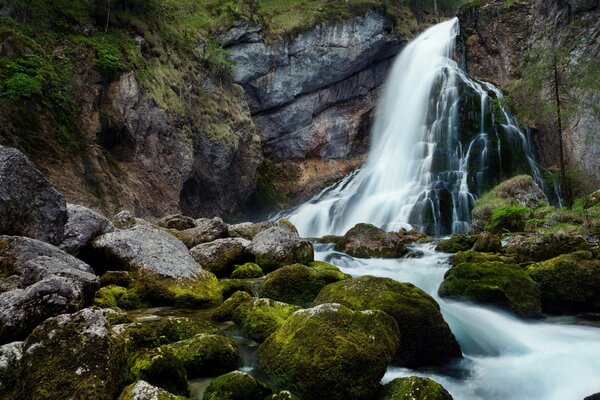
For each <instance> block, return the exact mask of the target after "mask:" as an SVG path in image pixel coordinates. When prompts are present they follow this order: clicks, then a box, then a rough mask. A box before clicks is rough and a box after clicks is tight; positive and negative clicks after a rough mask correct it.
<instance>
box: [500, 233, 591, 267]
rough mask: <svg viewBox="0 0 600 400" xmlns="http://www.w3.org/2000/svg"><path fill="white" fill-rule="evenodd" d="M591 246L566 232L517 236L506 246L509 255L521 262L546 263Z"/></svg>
mask: <svg viewBox="0 0 600 400" xmlns="http://www.w3.org/2000/svg"><path fill="white" fill-rule="evenodd" d="M588 248H589V244H588V243H587V241H586V239H585V238H584V237H583V236H581V235H574V234H569V233H564V232H554V233H549V234H532V235H517V236H514V237H512V238H511V239H510V240H509V242H508V243H507V244H506V246H504V248H503V249H504V251H505V252H506V254H508V255H512V256H514V257H515V258H516V259H517V260H518V261H520V262H528V261H544V260H549V259H551V258H554V257H556V256H559V255H561V254H567V253H572V252H575V251H579V250H587V249H588Z"/></svg>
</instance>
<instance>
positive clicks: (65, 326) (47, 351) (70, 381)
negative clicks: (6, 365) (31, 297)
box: [16, 307, 129, 400]
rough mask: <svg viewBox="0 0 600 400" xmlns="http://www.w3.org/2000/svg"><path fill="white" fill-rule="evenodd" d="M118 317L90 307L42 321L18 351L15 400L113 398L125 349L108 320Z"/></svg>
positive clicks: (125, 343) (120, 379) (123, 337)
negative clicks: (17, 378) (19, 360)
mask: <svg viewBox="0 0 600 400" xmlns="http://www.w3.org/2000/svg"><path fill="white" fill-rule="evenodd" d="M123 317H124V314H121V313H119V312H116V311H113V310H111V309H104V310H101V309H98V308H95V307H94V308H85V309H83V310H81V311H78V312H76V313H74V314H62V315H59V316H57V317H54V318H49V319H47V320H46V321H44V322H43V323H42V324H41V325H39V326H38V327H37V328H36V329H35V330H34V331H33V332H32V333H31V335H29V337H28V338H27V340H26V341H25V344H24V346H23V358H22V359H21V365H22V373H21V376H20V379H19V385H18V386H19V388H18V389H19V390H18V396H16V398H19V399H24V400H26V399H49V398H52V399H68V398H81V399H83V398H88V399H89V398H92V399H99V400H103V399H106V400H112V399H114V398H115V397H117V396H118V395H119V393H120V391H121V388H122V387H123V385H124V383H125V380H126V378H127V356H128V352H129V344H128V337H127V335H124V334H122V333H119V331H118V330H113V326H114V323H113V322H112V321H115V323H116V322H117V321H120V320H122V319H123Z"/></svg>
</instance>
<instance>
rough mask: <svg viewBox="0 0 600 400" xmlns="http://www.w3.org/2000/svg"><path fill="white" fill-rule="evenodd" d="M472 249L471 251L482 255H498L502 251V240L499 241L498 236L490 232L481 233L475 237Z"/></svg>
mask: <svg viewBox="0 0 600 400" xmlns="http://www.w3.org/2000/svg"><path fill="white" fill-rule="evenodd" d="M472 249H473V251H477V252H482V253H499V252H501V251H502V240H501V239H500V235H497V234H494V233H491V232H482V233H481V234H480V235H479V236H477V240H476V241H475V244H474V245H473V248H472ZM467 250H468V249H467Z"/></svg>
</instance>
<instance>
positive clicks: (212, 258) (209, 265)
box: [190, 238, 250, 278]
mask: <svg viewBox="0 0 600 400" xmlns="http://www.w3.org/2000/svg"><path fill="white" fill-rule="evenodd" d="M249 246H250V241H249V240H246V239H242V238H227V239H217V240H215V241H212V242H209V243H202V244H199V245H198V246H196V247H194V248H192V249H191V250H190V254H191V255H192V257H193V258H194V260H196V262H197V263H199V264H200V265H201V266H202V267H203V268H204V269H206V270H208V271H210V272H212V273H213V274H215V275H216V276H217V277H220V278H223V277H228V276H229V275H231V272H232V271H233V265H234V264H239V263H243V262H244V261H245V260H247V259H248V252H247V250H248V247H249Z"/></svg>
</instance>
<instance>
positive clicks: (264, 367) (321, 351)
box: [257, 304, 400, 400]
mask: <svg viewBox="0 0 600 400" xmlns="http://www.w3.org/2000/svg"><path fill="white" fill-rule="evenodd" d="M399 343H400V334H399V332H398V326H397V324H396V321H394V319H393V318H392V317H390V316H389V315H387V314H386V313H384V312H383V311H379V310H367V311H352V310H351V309H349V308H347V307H345V306H343V305H340V304H322V305H319V306H317V307H314V308H309V309H305V310H299V311H297V312H295V313H294V314H292V316H291V317H290V318H288V319H287V321H286V322H285V323H284V324H283V325H282V326H281V327H280V328H279V329H277V331H275V333H274V334H273V335H271V336H270V337H269V338H268V339H267V340H266V341H265V342H264V343H263V344H262V345H261V346H260V347H259V348H258V353H257V355H258V368H259V370H260V371H261V373H263V374H264V375H265V376H266V378H268V379H269V382H271V383H272V384H273V386H274V387H275V388H277V389H284V388H287V390H290V391H291V392H292V393H296V394H297V395H298V396H299V397H300V398H302V399H305V400H316V399H331V400H342V399H344V400H345V399H348V398H351V399H368V398H371V396H372V395H373V394H374V393H375V392H376V391H377V388H378V386H379V382H380V381H381V378H383V375H384V374H385V371H386V369H387V366H388V364H389V363H390V361H391V360H392V356H393V355H394V353H395V352H396V350H397V348H398V345H399Z"/></svg>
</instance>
